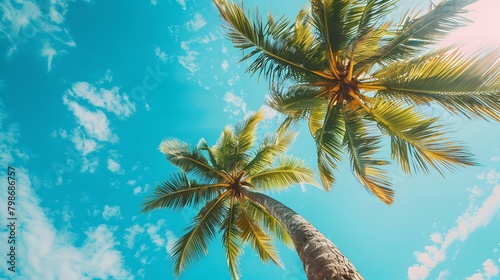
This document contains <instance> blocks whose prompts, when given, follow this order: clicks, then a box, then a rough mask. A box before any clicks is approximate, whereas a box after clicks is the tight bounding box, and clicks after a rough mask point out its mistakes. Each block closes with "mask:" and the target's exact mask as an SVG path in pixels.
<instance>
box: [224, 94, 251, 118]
mask: <svg viewBox="0 0 500 280" xmlns="http://www.w3.org/2000/svg"><path fill="white" fill-rule="evenodd" d="M222 99H223V100H224V101H226V106H225V107H224V109H223V110H224V112H229V113H231V114H233V115H239V114H240V113H243V115H245V114H246V113H247V103H246V102H245V100H244V99H243V97H242V96H238V95H235V94H234V93H233V92H232V91H228V92H226V94H225V95H224V97H223V98H222Z"/></svg>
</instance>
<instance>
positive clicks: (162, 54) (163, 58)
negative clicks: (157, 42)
mask: <svg viewBox="0 0 500 280" xmlns="http://www.w3.org/2000/svg"><path fill="white" fill-rule="evenodd" d="M155 55H156V56H157V57H158V59H159V60H161V61H163V62H167V59H168V56H167V54H166V53H165V52H164V51H162V50H161V48H160V47H158V46H156V47H155Z"/></svg>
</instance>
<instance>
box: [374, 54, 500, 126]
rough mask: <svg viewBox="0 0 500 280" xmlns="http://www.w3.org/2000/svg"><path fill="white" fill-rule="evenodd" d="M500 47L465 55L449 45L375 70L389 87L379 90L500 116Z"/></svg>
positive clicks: (476, 114) (416, 100)
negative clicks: (494, 49)
mask: <svg viewBox="0 0 500 280" xmlns="http://www.w3.org/2000/svg"><path fill="white" fill-rule="evenodd" d="M499 55H500V51H499V50H496V51H492V52H487V53H479V54H476V55H475V56H473V57H465V56H464V55H461V54H459V53H458V52H457V51H454V52H450V51H449V49H441V50H437V51H432V52H430V53H428V54H426V55H424V56H422V57H421V58H418V59H415V60H412V61H405V62H400V63H394V64H392V65H390V66H388V67H387V68H385V69H383V70H381V71H378V72H377V73H375V74H374V78H376V79H377V80H378V83H380V85H382V86H384V87H386V88H387V89H386V90H381V91H379V92H378V93H377V95H378V96H380V97H383V98H389V99H396V98H401V97H403V98H404V99H405V101H407V102H409V103H413V104H416V105H421V104H427V103H430V102H436V103H438V104H439V105H441V106H443V107H444V108H446V109H448V110H449V111H451V112H453V113H461V114H464V115H465V116H467V117H481V118H484V119H486V118H488V117H490V118H492V119H494V120H497V121H498V120H500V61H499V60H498V59H497V58H498V57H499Z"/></svg>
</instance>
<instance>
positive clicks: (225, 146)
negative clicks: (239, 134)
mask: <svg viewBox="0 0 500 280" xmlns="http://www.w3.org/2000/svg"><path fill="white" fill-rule="evenodd" d="M211 150H212V153H213V155H214V158H215V161H216V162H218V163H219V164H220V165H221V167H222V170H232V169H234V166H235V164H236V160H237V156H236V154H235V152H236V151H237V140H236V136H235V135H234V132H233V128H232V127H231V126H229V125H228V126H226V127H225V128H224V130H223V131H222V133H221V135H220V137H219V139H218V140H217V144H216V145H215V146H213V147H212V149H211Z"/></svg>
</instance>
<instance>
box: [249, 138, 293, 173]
mask: <svg viewBox="0 0 500 280" xmlns="http://www.w3.org/2000/svg"><path fill="white" fill-rule="evenodd" d="M296 136H297V133H295V132H288V131H286V130H279V131H278V133H268V134H265V135H264V139H263V141H262V143H261V144H260V146H259V148H258V149H257V152H256V154H255V156H254V157H253V158H252V160H251V161H250V162H249V163H248V164H247V165H246V166H244V167H243V170H244V171H246V172H248V173H250V174H255V173H258V172H260V171H262V170H264V169H266V168H270V167H271V166H272V165H273V163H274V162H275V160H276V158H277V157H278V156H280V155H282V154H283V153H285V152H286V151H287V150H288V148H289V147H290V145H291V144H292V143H293V141H294V140H295V137H296Z"/></svg>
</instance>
